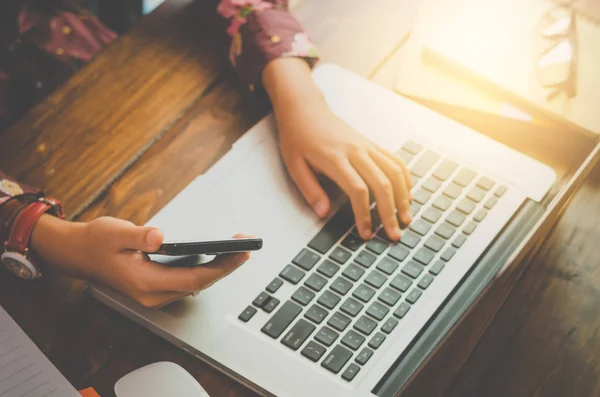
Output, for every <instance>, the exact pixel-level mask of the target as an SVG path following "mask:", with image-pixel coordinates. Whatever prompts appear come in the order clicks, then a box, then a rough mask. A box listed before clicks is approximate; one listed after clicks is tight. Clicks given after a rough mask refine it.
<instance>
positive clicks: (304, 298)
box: [292, 287, 315, 306]
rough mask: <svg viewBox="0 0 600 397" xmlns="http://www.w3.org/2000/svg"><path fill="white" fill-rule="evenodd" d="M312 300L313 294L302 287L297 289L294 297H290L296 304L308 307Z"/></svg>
mask: <svg viewBox="0 0 600 397" xmlns="http://www.w3.org/2000/svg"><path fill="white" fill-rule="evenodd" d="M314 298H315V293H314V292H312V291H311V290H309V289H307V288H304V287H300V288H298V290H296V292H294V295H292V300H293V301H295V302H298V303H299V304H301V305H302V306H306V305H308V304H309V303H310V301H312V300H313V299H314Z"/></svg>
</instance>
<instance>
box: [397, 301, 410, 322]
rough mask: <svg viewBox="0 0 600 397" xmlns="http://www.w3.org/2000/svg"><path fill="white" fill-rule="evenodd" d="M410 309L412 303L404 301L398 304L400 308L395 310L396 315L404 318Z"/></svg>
mask: <svg viewBox="0 0 600 397" xmlns="http://www.w3.org/2000/svg"><path fill="white" fill-rule="evenodd" d="M409 310H410V305H409V304H408V303H406V302H402V303H400V304H399V305H398V308H397V309H396V311H395V312H394V317H398V318H399V319H403V318H404V316H406V313H408V311H409Z"/></svg>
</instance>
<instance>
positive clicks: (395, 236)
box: [390, 226, 402, 240]
mask: <svg viewBox="0 0 600 397" xmlns="http://www.w3.org/2000/svg"><path fill="white" fill-rule="evenodd" d="M392 234H393V236H390V237H391V238H393V239H395V240H398V239H399V238H400V236H401V234H402V231H401V230H400V228H399V227H398V226H395V227H394V228H393V229H392Z"/></svg>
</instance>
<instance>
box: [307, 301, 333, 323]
mask: <svg viewBox="0 0 600 397" xmlns="http://www.w3.org/2000/svg"><path fill="white" fill-rule="evenodd" d="M328 314H329V312H327V310H325V309H323V308H322V307H321V306H319V305H312V306H311V307H310V309H308V310H307V311H306V313H305V314H304V317H306V318H307V319H309V320H311V321H314V322H315V323H317V324H321V323H322V322H323V320H325V317H327V315H328Z"/></svg>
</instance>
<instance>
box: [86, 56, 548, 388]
mask: <svg viewBox="0 0 600 397" xmlns="http://www.w3.org/2000/svg"><path fill="white" fill-rule="evenodd" d="M313 76H314V80H315V81H316V83H317V84H318V86H319V87H320V88H321V90H322V91H323V93H324V95H325V97H326V99H327V102H328V103H329V105H330V107H331V109H332V110H333V111H334V112H335V113H336V114H337V115H339V116H340V117H341V118H343V119H344V120H345V121H347V122H348V123H349V124H350V125H351V126H353V127H354V128H355V129H356V130H357V131H359V132H360V133H362V134H364V135H365V136H367V137H368V138H369V139H371V140H372V141H373V142H375V143H377V144H378V145H381V146H382V147H384V148H386V149H388V150H390V151H393V152H396V153H397V154H398V155H399V156H401V157H402V158H403V159H404V160H405V161H406V163H407V166H408V168H409V169H410V170H411V173H412V177H413V191H412V192H413V196H414V200H413V204H412V211H413V214H414V220H413V222H412V223H411V225H410V227H409V228H407V229H406V230H404V231H403V237H402V240H401V241H400V242H399V243H391V242H390V241H389V240H387V237H386V235H385V232H383V231H382V229H381V227H380V225H377V226H378V230H376V234H377V237H375V238H374V239H373V240H371V241H369V242H364V241H362V240H361V239H360V238H359V237H358V235H357V233H356V231H355V229H354V225H353V218H352V212H351V209H350V206H349V203H348V200H347V199H346V198H345V196H344V195H343V194H341V193H340V192H339V191H338V190H336V189H330V194H331V195H332V196H333V197H334V206H333V207H334V211H333V213H332V215H331V217H330V218H329V219H326V220H321V219H319V218H318V217H317V216H316V215H315V214H314V213H313V212H312V210H311V209H310V208H309V207H308V206H307V205H306V204H305V202H304V200H303V199H302V197H301V196H300V194H299V192H298V191H297V189H296V187H295V185H294V184H293V182H292V181H291V179H290V178H289V176H288V174H287V173H286V170H285V166H284V164H283V162H282V160H281V158H280V155H279V151H278V143H277V137H276V131H275V124H274V120H273V118H272V116H271V115H269V116H267V117H265V118H264V119H263V120H261V121H260V122H259V123H258V124H256V125H255V126H254V127H253V128H252V129H250V130H249V131H248V132H247V133H246V134H245V135H244V136H243V137H242V138H240V139H239V140H238V141H237V142H236V143H235V144H234V146H233V148H232V149H231V150H230V151H229V152H228V153H227V154H226V155H225V156H224V157H223V158H222V159H221V160H220V161H219V162H218V163H217V164H216V165H215V166H214V167H212V169H210V170H209V171H208V172H207V173H206V174H204V175H201V176H199V177H198V178H197V179H196V180H194V181H193V182H192V183H191V184H190V185H189V186H187V187H186V188H185V189H184V190H183V191H182V192H181V193H180V194H179V195H178V196H176V197H175V198H174V199H173V200H172V201H171V202H170V203H169V204H168V205H167V206H165V207H164V208H163V209H162V210H161V211H160V212H159V213H158V214H157V215H156V216H155V217H154V218H153V219H151V220H150V221H149V222H148V224H149V225H154V226H158V227H160V228H162V230H163V231H164V233H165V235H166V236H168V238H169V239H170V240H171V239H173V240H176V239H177V240H190V239H194V240H197V239H200V240H202V239H207V240H208V239H215V238H220V237H229V236H231V235H233V234H234V233H236V232H245V233H250V234H253V235H256V236H259V237H262V238H263V239H264V248H263V249H262V250H261V251H258V252H255V253H253V254H252V256H251V259H250V260H249V261H248V262H247V263H246V264H244V265H243V266H242V267H241V268H240V269H238V270H237V271H236V272H234V273H233V274H231V275H229V276H228V277H226V278H225V279H223V280H221V281H219V282H218V283H216V284H214V285H212V286H211V287H210V288H208V289H206V290H204V291H202V292H200V293H199V294H198V296H196V297H188V298H185V299H183V300H182V301H180V302H176V303H174V304H172V305H169V306H167V307H165V308H162V309H148V308H144V307H141V306H140V305H137V304H135V303H134V302H132V301H131V300H129V299H127V298H125V297H123V296H121V295H119V294H117V293H115V292H113V291H111V290H108V289H106V288H101V287H93V294H94V296H96V297H97V298H98V299H100V300H101V301H102V302H105V303H106V304H108V305H109V306H111V307H113V308H115V309H116V310H118V311H120V312H121V313H123V314H124V315H126V316H128V317H130V318H132V319H133V320H135V321H136V322H138V323H140V324H142V325H143V326H145V327H147V328H148V329H150V330H151V331H153V332H155V333H157V334H158V335H160V336H161V337H163V338H165V339H166V340H168V341H170V342H172V343H173V344H175V345H177V346H179V347H181V348H182V349H184V350H185V351H187V352H189V353H190V354H192V355H195V356H198V357H199V358H200V359H202V360H204V361H206V362H208V363H209V364H211V365H213V366H214V367H216V368H218V369H219V370H221V371H223V372H225V373H227V374H229V375H230V376H232V377H234V378H235V379H237V380H238V381H240V382H242V383H243V384H245V385H246V386H248V387H249V388H251V389H253V390H255V391H257V392H258V393H259V394H261V395H269V396H271V395H273V396H279V397H315V396H323V397H342V396H344V397H354V396H357V397H358V396H361V397H362V396H384V395H393V392H391V391H390V390H391V389H390V388H389V387H385V384H386V382H387V383H389V382H390V381H391V382H392V383H394V381H395V382H396V384H397V383H398V382H397V380H398V379H394V377H395V376H398V377H404V379H407V377H408V376H410V373H411V371H412V370H413V369H411V368H416V366H418V363H419V362H422V361H423V359H424V357H426V355H427V354H429V353H430V352H431V349H432V348H433V347H435V346H432V345H431V343H429V342H427V343H421V344H419V341H424V340H425V339H424V335H427V332H433V331H432V326H433V325H435V324H436V323H438V324H440V323H441V325H440V326H439V327H438V328H439V329H440V330H441V329H442V328H444V329H446V330H447V328H448V322H449V321H450V320H445V319H444V318H445V317H441V316H444V315H445V313H446V314H448V313H449V312H448V307H449V306H448V305H449V304H450V306H452V299H453V298H454V297H455V296H458V294H460V293H461V292H465V290H466V292H469V293H471V295H473V294H472V291H471V290H469V288H471V287H469V285H473V284H468V283H467V284H465V282H466V280H468V279H469V278H470V277H472V275H473V274H476V270H478V271H479V274H483V275H484V276H485V275H486V274H488V273H490V272H489V271H487V269H486V268H485V267H482V266H483V265H482V264H481V258H482V257H484V256H485V255H486V252H489V251H490V249H491V248H493V247H494V246H495V245H496V244H498V238H499V236H500V235H501V234H502V233H504V232H505V231H506V230H507V228H510V225H511V224H512V223H513V222H514V219H516V218H518V215H519V213H520V212H521V211H523V210H524V208H525V204H526V203H536V202H540V201H541V200H542V199H543V198H544V196H545V195H546V194H547V192H548V191H549V189H550V188H551V186H552V185H553V184H554V182H555V180H556V175H555V173H554V171H553V170H552V169H551V168H550V167H548V166H547V165H544V164H542V163H539V162H537V161H535V160H534V159H532V158H530V157H527V156H525V155H523V154H521V153H519V152H517V151H515V150H513V149H510V148H508V147H506V146H503V145H501V144H499V143H498V142H495V141H493V140H491V139H489V138H487V137H484V136H483V135H480V134H478V133H476V132H474V131H472V130H470V129H469V128H467V127H465V126H463V125H461V124H459V123H456V122H454V121H452V120H450V119H448V118H445V117H444V116H441V115H439V114H437V113H435V112H433V111H430V110H428V109H427V108H425V107H422V106H421V105H418V104H416V103H414V102H411V101H410V100H408V99H405V98H403V97H401V96H399V95H397V94H395V93H393V92H391V91H389V90H386V89H384V88H382V87H380V86H378V85H376V84H374V83H372V82H370V81H368V80H366V79H363V78H362V77H359V76H358V75H355V74H353V73H351V72H349V71H347V70H345V69H343V68H341V67H338V66H336V65H332V64H323V65H321V66H319V67H317V68H316V69H315V71H314V72H313ZM373 205H374V207H373V214H374V219H377V216H376V214H377V210H376V208H375V204H373ZM518 229H519V228H515V229H514V230H518ZM488 276H489V274H488ZM488 279H489V278H488ZM479 285H481V283H479ZM463 304H464V303H463ZM455 309H456V306H455V307H454V309H452V310H455ZM455 314H456V313H455ZM447 318H450V317H447ZM434 328H435V327H434ZM434 331H435V330H434ZM436 332H438V331H436ZM441 332H442V331H439V332H438V336H439V335H441ZM438 340H439V339H438ZM419 346H420V350H415V349H417V347H419ZM428 349H429V350H428ZM417 353H418V354H417ZM409 364H410V365H409ZM397 368H404V375H395V374H398V372H397V371H396V369H397ZM407 368H408V369H410V370H407ZM407 371H408V372H407ZM407 374H408V375H407ZM400 383H402V382H400ZM400 386H401V385H400Z"/></svg>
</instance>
